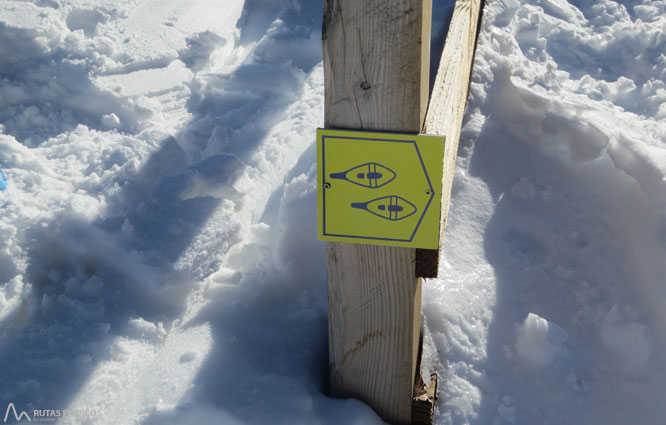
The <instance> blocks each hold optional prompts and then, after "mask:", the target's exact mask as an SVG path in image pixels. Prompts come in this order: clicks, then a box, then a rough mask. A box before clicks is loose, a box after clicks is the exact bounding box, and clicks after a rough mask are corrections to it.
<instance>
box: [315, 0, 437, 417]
mask: <svg viewBox="0 0 666 425" xmlns="http://www.w3.org/2000/svg"><path fill="white" fill-rule="evenodd" d="M430 13H431V1H430V0H364V1H358V0H325V1H324V24H323V28H322V33H323V34H322V35H323V39H324V42H323V47H324V75H325V91H326V101H325V125H326V127H328V128H348V129H364V130H386V131H403V132H412V133H417V132H419V130H420V129H421V128H422V125H423V119H424V117H425V112H426V108H427V95H428V62H429V49H430V20H431V15H430ZM327 256H328V296H329V352H330V389H331V393H332V394H333V395H334V396H338V397H355V398H359V399H361V400H363V401H365V402H366V403H368V404H369V405H370V406H372V407H373V408H374V409H375V410H376V411H377V413H378V414H379V415H380V416H382V418H384V419H385V420H387V421H389V422H391V423H395V424H408V423H411V407H412V406H411V404H412V392H413V388H414V376H415V369H416V364H417V353H418V344H419V332H420V319H421V280H420V279H418V280H417V279H416V274H415V256H416V254H415V250H414V249H410V248H397V247H383V246H373V245H358V244H345V243H334V242H329V243H328V244H327Z"/></svg>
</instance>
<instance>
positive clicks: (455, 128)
mask: <svg viewBox="0 0 666 425" xmlns="http://www.w3.org/2000/svg"><path fill="white" fill-rule="evenodd" d="M482 3H483V2H482V0H457V1H456V5H455V9H454V12H453V17H452V18H451V23H450V24H449V31H448V33H447V36H446V43H445V44H444V51H443V52H442V58H441V60H440V64H439V69H438V71H437V77H436V79H435V85H434V88H433V93H432V96H431V98H430V102H429V104H428V113H427V115H426V119H425V123H424V126H423V132H424V133H426V134H436V135H445V136H446V144H445V146H444V175H443V181H442V201H441V208H442V215H441V223H440V237H439V250H438V251H436V250H425V249H419V250H417V253H416V269H417V273H418V275H419V276H422V277H437V273H438V269H439V260H440V258H441V255H440V254H441V250H442V246H443V243H444V231H445V230H446V222H447V218H448V214H449V205H450V199H451V186H452V184H453V174H454V172H455V166H456V157H457V153H458V142H459V140H460V128H461V126H462V120H463V115H464V112H465V105H466V102H467V94H468V92H469V78H470V74H471V70H472V62H473V60H474V51H475V47H476V38H477V28H478V25H479V20H480V17H481V10H482V6H483V5H482Z"/></svg>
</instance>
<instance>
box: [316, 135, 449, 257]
mask: <svg viewBox="0 0 666 425" xmlns="http://www.w3.org/2000/svg"><path fill="white" fill-rule="evenodd" d="M443 153H444V138H443V137H438V136H427V135H412V134H403V133H380V132H367V131H351V130H329V129H319V130H318V131H317V186H318V205H319V209H318V216H319V238H320V239H322V240H328V241H337V242H351V243H365V244H376V245H392V246H403V247H413V248H429V249H437V247H438V243H439V225H440V204H439V199H440V197H441V192H442V189H441V182H442V161H441V158H442V156H443Z"/></svg>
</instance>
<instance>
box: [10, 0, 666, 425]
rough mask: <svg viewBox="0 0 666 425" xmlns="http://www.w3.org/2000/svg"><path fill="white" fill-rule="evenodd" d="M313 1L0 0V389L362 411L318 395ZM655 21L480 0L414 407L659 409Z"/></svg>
mask: <svg viewBox="0 0 666 425" xmlns="http://www.w3.org/2000/svg"><path fill="white" fill-rule="evenodd" d="M452 4H453V3H452V1H445V0H442V1H436V2H435V5H434V19H435V21H434V22H433V46H434V47H433V48H434V52H433V54H434V58H435V59H434V60H433V66H432V67H431V68H433V69H434V68H435V65H436V62H437V54H438V52H437V50H438V49H441V46H442V34H444V32H445V29H446V26H447V22H448V19H449V17H450V13H451V12H452ZM321 8H322V6H321V2H306V1H291V0H270V1H264V0H261V1H259V0H245V1H243V0H224V1H213V0H196V1H184V0H160V1H155V0H110V1H104V2H102V1H95V0H30V1H27V0H25V1H12V0H6V1H2V2H0V169H1V170H2V171H0V189H2V190H0V341H1V342H0V359H1V360H2V361H1V362H0V364H1V365H2V366H0V376H2V378H3V379H2V380H1V382H0V394H2V397H1V400H0V403H5V404H9V403H14V404H15V405H16V409H17V411H18V412H21V411H22V410H25V411H27V412H29V413H31V414H32V412H33V410H48V409H68V410H69V411H70V412H73V413H72V414H70V415H68V416H67V417H66V418H63V419H62V421H63V423H77V424H79V423H82V424H87V423H104V424H131V423H142V424H176V423H202V424H205V423H225V424H263V423H277V424H281V423H285V424H287V423H288V424H339V423H345V424H372V423H377V424H379V423H382V421H381V420H380V419H379V418H378V417H377V416H376V415H375V414H374V412H373V411H372V409H370V408H369V407H368V406H366V405H364V404H363V403H361V402H359V401H356V400H337V399H331V398H328V397H326V385H327V383H326V382H327V367H328V365H327V360H326V359H327V300H326V280H325V249H324V244H323V243H322V242H319V241H317V240H316V219H315V218H316V201H315V199H316V197H315V191H316V185H315V184H314V183H315V181H314V176H315V173H316V170H315V166H314V165H315V164H314V160H315V151H314V145H313V143H314V134H315V129H316V128H317V127H319V126H321V125H322V123H323V70H322V65H321V43H320V31H321V13H322V11H321ZM665 33H666V2H665V1H663V0H653V1H648V0H645V1H642V0H631V1H624V2H617V1H613V0H595V1H578V0H570V1H568V2H567V1H565V0H522V1H519V0H501V1H494V2H488V4H487V7H486V10H485V14H484V21H483V23H482V25H481V31H480V36H479V37H480V38H479V46H478V50H477V53H476V59H475V66H474V71H473V74H472V85H471V93H470V99H469V103H468V107H467V111H466V115H465V122H464V127H463V131H462V136H461V141H460V148H459V153H458V162H457V167H456V171H455V179H454V187H453V195H452V202H451V211H450V215H449V221H448V227H447V231H446V241H445V250H444V252H443V257H442V263H441V267H440V277H439V279H431V280H428V281H426V283H425V285H424V297H423V311H424V324H425V330H426V335H425V341H424V352H423V364H424V366H425V367H426V369H427V370H428V371H436V372H437V373H438V374H439V376H440V378H441V382H442V384H441V385H440V394H439V396H440V398H439V401H438V405H437V412H436V418H435V423H437V424H505V423H511V424H530V425H531V424H535V423H544V424H545V423H550V424H571V423H586V424H591V425H597V424H599V425H601V424H603V425H615V424H618V425H620V424H622V425H624V424H628V423H640V424H647V425H652V424H655V425H658V424H662V423H663V418H664V417H666V404H665V403H664V396H663V394H665V393H666V348H665V347H666V310H665V309H664V308H663V306H664V305H665V303H666V281H665V276H666V263H665V262H664V261H663V259H664V258H666V120H665V118H666V83H665V81H666V54H665V53H664V52H666V37H665V36H664V34H665ZM4 407H5V405H2V404H0V409H2V408H4Z"/></svg>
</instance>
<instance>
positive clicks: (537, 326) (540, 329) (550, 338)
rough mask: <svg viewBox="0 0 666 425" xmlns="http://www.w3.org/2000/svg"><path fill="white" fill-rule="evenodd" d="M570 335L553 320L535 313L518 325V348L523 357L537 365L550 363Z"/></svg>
mask: <svg viewBox="0 0 666 425" xmlns="http://www.w3.org/2000/svg"><path fill="white" fill-rule="evenodd" d="M567 339H569V335H568V334H567V333H566V332H565V331H564V329H562V328H561V327H559V326H558V325H556V324H555V323H553V322H549V321H548V320H546V319H544V318H543V317H540V316H538V315H536V314H534V313H530V314H528V315H527V318H526V319H525V321H524V322H523V323H522V324H520V325H518V335H517V338H516V350H517V352H518V355H519V356H520V357H521V358H522V359H523V360H526V361H528V362H529V363H532V364H534V365H537V366H543V365H545V364H547V363H549V362H550V361H551V360H552V359H553V357H554V356H555V354H556V353H557V351H558V350H559V348H560V346H561V345H562V343H563V342H564V341H566V340H567Z"/></svg>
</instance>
